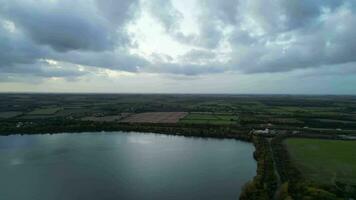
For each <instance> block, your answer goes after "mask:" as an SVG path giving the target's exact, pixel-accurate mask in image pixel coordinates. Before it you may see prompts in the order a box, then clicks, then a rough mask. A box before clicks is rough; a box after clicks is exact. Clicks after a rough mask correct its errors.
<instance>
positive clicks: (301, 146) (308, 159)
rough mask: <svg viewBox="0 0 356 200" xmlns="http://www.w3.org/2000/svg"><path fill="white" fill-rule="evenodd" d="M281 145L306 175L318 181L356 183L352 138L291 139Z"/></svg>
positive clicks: (354, 147) (325, 182)
mask: <svg viewBox="0 0 356 200" xmlns="http://www.w3.org/2000/svg"><path fill="white" fill-rule="evenodd" d="M285 144H286V145H287V148H288V151H289V153H290V155H291V158H292V160H293V162H294V163H295V164H296V166H297V167H298V168H299V169H300V170H301V171H302V173H303V174H304V175H305V177H306V178H309V179H311V180H313V181H315V182H317V183H320V184H334V183H335V181H338V182H342V183H346V184H351V185H356V141H341V140H323V139H296V138H295V139H287V140H286V141H285Z"/></svg>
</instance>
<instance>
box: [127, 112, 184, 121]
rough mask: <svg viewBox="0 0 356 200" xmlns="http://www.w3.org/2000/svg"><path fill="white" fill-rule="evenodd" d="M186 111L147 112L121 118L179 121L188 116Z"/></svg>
mask: <svg viewBox="0 0 356 200" xmlns="http://www.w3.org/2000/svg"><path fill="white" fill-rule="evenodd" d="M186 115H187V113H185V112H146V113H139V114H133V115H130V116H128V117H127V118H124V119H123V120H121V122H127V123H177V122H178V121H179V120H180V119H181V118H183V117H184V116H186Z"/></svg>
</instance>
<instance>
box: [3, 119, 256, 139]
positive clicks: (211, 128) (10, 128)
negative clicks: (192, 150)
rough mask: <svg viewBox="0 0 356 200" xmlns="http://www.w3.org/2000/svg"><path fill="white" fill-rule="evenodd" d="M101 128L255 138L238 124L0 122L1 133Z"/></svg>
mask: <svg viewBox="0 0 356 200" xmlns="http://www.w3.org/2000/svg"><path fill="white" fill-rule="evenodd" d="M100 131H136V132H152V133H164V134H169V135H183V136H196V137H215V138H235V139H239V140H244V141H251V136H250V135H249V134H248V130H247V129H243V128H240V127H237V126H222V125H200V124H148V123H146V124H144V123H143V124H140V123H112V122H87V121H79V120H78V121H74V120H46V121H31V122H24V123H23V124H22V125H21V126H20V127H16V123H10V122H7V123H0V135H10V134H47V133H63V132H75V133H78V132H100Z"/></svg>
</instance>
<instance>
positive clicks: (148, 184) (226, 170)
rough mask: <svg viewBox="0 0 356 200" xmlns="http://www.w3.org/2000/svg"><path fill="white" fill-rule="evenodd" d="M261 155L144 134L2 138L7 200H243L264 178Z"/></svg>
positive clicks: (228, 144)
mask: <svg viewBox="0 0 356 200" xmlns="http://www.w3.org/2000/svg"><path fill="white" fill-rule="evenodd" d="M253 151H254V147H253V145H252V144H250V143H246V142H240V141H237V140H228V139H224V140H219V139H206V138H187V137H181V136H167V135H158V134H142V133H123V132H113V133H82V134H55V135H32V136H31V135H25V136H19V135H14V136H1V137H0V199H1V200H97V199H98V200H99V199H100V200H111V199H113V200H126V199H129V200H131V199H135V200H141V199H155V200H156V199H167V200H176V199H177V200H178V199H204V200H209V199H212V200H224V199H237V198H238V196H239V194H240V191H241V187H242V186H243V185H244V184H245V183H246V182H247V181H249V180H251V179H252V178H253V176H254V175H255V174H256V162H255V161H254V159H253V156H252V154H253Z"/></svg>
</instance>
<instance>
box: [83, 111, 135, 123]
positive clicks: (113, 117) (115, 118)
mask: <svg viewBox="0 0 356 200" xmlns="http://www.w3.org/2000/svg"><path fill="white" fill-rule="evenodd" d="M130 114H131V113H120V114H119V115H111V116H103V117H95V116H91V117H83V118H82V120H83V121H93V122H115V121H120V120H121V119H123V118H125V117H128V116H129V115H130Z"/></svg>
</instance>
